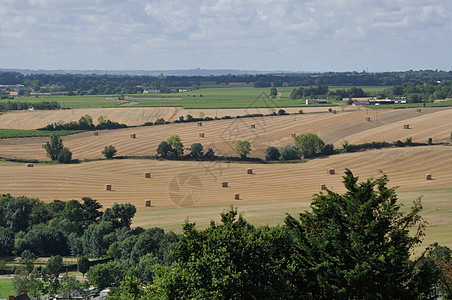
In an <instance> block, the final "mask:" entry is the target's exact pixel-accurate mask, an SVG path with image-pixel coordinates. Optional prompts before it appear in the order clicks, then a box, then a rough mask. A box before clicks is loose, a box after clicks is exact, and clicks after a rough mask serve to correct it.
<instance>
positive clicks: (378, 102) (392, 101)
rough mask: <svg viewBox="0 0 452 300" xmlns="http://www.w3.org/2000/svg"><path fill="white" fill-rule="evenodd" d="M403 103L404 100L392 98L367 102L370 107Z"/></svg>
mask: <svg viewBox="0 0 452 300" xmlns="http://www.w3.org/2000/svg"><path fill="white" fill-rule="evenodd" d="M405 103H406V100H402V99H394V98H386V99H377V100H369V104H370V105H384V104H405Z"/></svg>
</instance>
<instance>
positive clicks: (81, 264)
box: [77, 256, 91, 276]
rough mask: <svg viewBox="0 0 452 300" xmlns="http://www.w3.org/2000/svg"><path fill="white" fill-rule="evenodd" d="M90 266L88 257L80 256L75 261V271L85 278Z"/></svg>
mask: <svg viewBox="0 0 452 300" xmlns="http://www.w3.org/2000/svg"><path fill="white" fill-rule="evenodd" d="M90 266H91V264H90V262H89V259H88V257H86V256H80V257H79V259H78V260H77V270H78V271H79V272H80V273H82V274H83V276H85V274H86V272H88V270H89V267H90Z"/></svg>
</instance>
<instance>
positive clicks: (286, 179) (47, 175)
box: [0, 108, 452, 247]
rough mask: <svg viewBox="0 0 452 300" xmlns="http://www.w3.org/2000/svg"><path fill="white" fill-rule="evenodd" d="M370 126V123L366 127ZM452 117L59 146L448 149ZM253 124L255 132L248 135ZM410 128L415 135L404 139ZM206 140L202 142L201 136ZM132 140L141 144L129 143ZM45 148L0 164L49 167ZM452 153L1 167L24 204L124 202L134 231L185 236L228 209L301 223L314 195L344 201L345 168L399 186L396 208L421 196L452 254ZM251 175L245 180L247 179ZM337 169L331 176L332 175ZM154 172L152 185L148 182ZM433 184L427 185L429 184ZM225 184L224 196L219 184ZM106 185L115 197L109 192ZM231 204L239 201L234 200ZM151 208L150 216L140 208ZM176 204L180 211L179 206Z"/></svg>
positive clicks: (301, 119) (131, 151) (237, 126)
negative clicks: (130, 208)
mask: <svg viewBox="0 0 452 300" xmlns="http://www.w3.org/2000/svg"><path fill="white" fill-rule="evenodd" d="M368 116H370V117H371V121H370V122H366V121H365V118H366V117H368ZM450 120H452V110H451V109H433V108H432V109H423V110H422V113H418V112H416V110H415V109H404V110H378V115H377V113H376V111H365V110H362V111H347V112H342V111H338V113H337V114H331V113H323V112H320V113H312V114H304V115H297V116H293V115H291V116H279V117H266V118H255V119H251V118H250V119H234V120H218V121H211V122H203V126H198V125H197V124H196V123H183V124H168V125H160V126H151V127H137V128H128V129H121V130H112V131H101V132H99V136H94V135H93V134H92V133H83V134H79V135H74V136H69V137H64V138H63V140H64V144H65V146H66V147H68V148H69V149H70V150H71V151H73V153H74V158H79V159H83V158H98V157H101V156H102V154H101V151H102V149H103V147H104V146H105V145H109V144H112V145H114V146H115V147H116V148H117V149H118V155H150V154H155V149H156V147H157V145H158V144H159V143H160V142H161V141H162V140H165V139H166V138H167V137H168V136H170V135H172V134H179V135H180V136H181V138H182V140H183V142H184V144H185V145H186V146H189V145H190V144H191V143H194V142H201V143H202V144H203V145H204V146H205V147H208V146H211V147H213V148H214V150H215V152H216V153H217V154H222V155H236V154H235V153H234V151H233V149H232V144H233V142H234V141H235V139H248V140H250V141H251V142H252V147H253V149H254V150H253V151H252V153H251V156H258V157H263V155H264V152H265V149H266V147H268V146H270V145H274V146H277V147H281V146H284V145H286V144H291V143H293V139H292V137H291V134H292V133H297V134H299V133H311V132H312V133H317V134H319V135H320V136H321V137H322V138H323V139H324V140H325V141H326V142H328V143H334V144H335V145H336V146H339V145H340V144H341V142H342V141H343V140H344V139H347V140H348V141H349V142H350V143H360V142H366V141H367V142H371V141H389V142H392V141H393V140H397V139H400V140H405V139H406V138H408V137H412V138H413V141H419V142H426V141H427V139H428V138H429V137H431V138H433V141H434V142H438V141H448V140H449V139H450V132H451V131H452V123H451V122H450ZM251 124H255V127H256V128H254V129H252V128H251ZM404 124H410V127H411V129H403V125H404ZM201 132H202V133H204V134H205V137H204V138H200V137H199V133H201ZM131 133H135V134H136V135H137V138H135V139H133V138H130V134H131ZM46 140H47V139H41V138H32V139H10V140H0V156H5V157H16V158H37V159H46V156H45V150H44V149H42V148H41V145H42V143H43V142H45V141H46ZM451 165H452V147H450V146H425V147H410V148H390V149H382V150H372V151H365V152H359V153H346V154H341V155H334V156H330V157H325V158H320V159H314V160H310V161H307V162H305V163H298V164H245V163H218V162H182V161H160V160H110V161H95V162H89V163H88V162H86V163H81V164H73V165H51V164H50V165H48V164H35V165H34V167H32V168H31V167H26V166H25V164H16V163H8V162H2V163H1V164H0V192H1V193H10V194H12V195H14V196H19V195H25V196H28V197H36V198H39V199H41V200H44V201H52V200H54V199H60V200H70V199H80V198H81V197H85V196H89V197H92V198H94V199H97V200H98V201H100V202H101V203H102V205H103V206H104V208H106V207H109V206H111V205H112V204H113V203H114V202H118V203H124V202H130V203H132V204H134V205H135V206H136V207H137V209H138V212H137V215H136V217H135V219H134V225H135V226H144V227H151V226H158V227H163V228H165V229H168V230H175V231H180V230H181V226H180V225H181V224H182V223H183V222H184V220H185V218H186V217H189V218H190V220H191V221H195V222H197V223H199V224H200V226H201V227H205V226H207V225H208V223H209V221H210V219H216V220H218V219H219V213H220V212H221V211H222V210H223V209H224V208H225V207H227V206H229V205H235V206H238V207H239V209H240V210H241V211H244V212H245V217H246V218H247V219H248V220H249V221H250V222H252V223H254V224H269V225H274V224H281V223H283V220H284V216H285V213H286V212H288V213H291V214H297V213H298V212H300V211H303V210H307V209H309V204H310V201H311V199H312V195H313V194H315V193H318V192H319V191H320V185H322V184H325V185H326V186H327V187H328V188H330V189H331V190H333V191H335V192H343V191H344V188H343V186H342V183H341V181H342V175H343V171H344V169H345V168H350V169H351V170H352V171H353V172H354V174H355V175H358V176H360V179H361V180H364V179H366V178H368V177H370V176H374V177H378V176H380V173H379V170H382V171H384V172H385V173H387V174H388V175H389V178H390V186H399V188H398V193H399V195H400V199H401V201H402V202H403V203H404V204H405V205H406V206H409V205H410V204H411V202H412V201H413V200H414V199H415V198H417V197H418V196H420V195H424V199H423V204H424V207H425V210H424V213H423V216H424V217H425V218H426V220H427V221H428V222H429V228H430V229H429V232H428V235H427V241H435V240H438V241H440V243H442V244H445V245H448V246H449V247H451V246H452V235H451V234H449V233H450V230H451V229H452V205H451V203H452V172H451V171H450V166H451ZM250 168H251V169H253V174H247V169H250ZM330 168H334V169H335V170H336V174H334V175H328V174H327V170H328V169H330ZM145 172H150V173H151V178H145V176H144V173H145ZM428 173H430V174H432V176H433V180H425V174H428ZM223 182H228V187H227V188H223V187H222V183H223ZM106 184H111V185H112V190H111V191H107V190H106V189H105V186H106ZM235 194H239V195H240V197H239V198H240V199H239V200H235V199H234V198H235ZM146 200H151V203H152V207H145V201H146ZM181 201H182V202H181Z"/></svg>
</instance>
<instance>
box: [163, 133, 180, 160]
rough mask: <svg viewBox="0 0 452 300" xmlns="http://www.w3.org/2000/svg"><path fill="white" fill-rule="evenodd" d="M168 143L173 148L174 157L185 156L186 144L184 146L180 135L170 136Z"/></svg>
mask: <svg viewBox="0 0 452 300" xmlns="http://www.w3.org/2000/svg"><path fill="white" fill-rule="evenodd" d="M166 142H167V143H168V145H170V146H171V151H170V152H171V153H172V154H173V156H176V157H177V156H179V155H182V154H184V144H182V140H181V139H180V137H179V135H178V134H175V135H172V136H170V137H169V138H168V139H167V140H166Z"/></svg>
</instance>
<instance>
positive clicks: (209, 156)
mask: <svg viewBox="0 0 452 300" xmlns="http://www.w3.org/2000/svg"><path fill="white" fill-rule="evenodd" d="M204 157H205V158H207V159H213V158H214V157H215V152H213V149H212V148H207V151H206V154H204Z"/></svg>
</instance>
